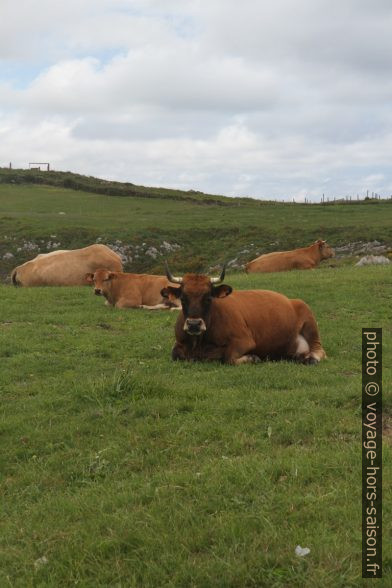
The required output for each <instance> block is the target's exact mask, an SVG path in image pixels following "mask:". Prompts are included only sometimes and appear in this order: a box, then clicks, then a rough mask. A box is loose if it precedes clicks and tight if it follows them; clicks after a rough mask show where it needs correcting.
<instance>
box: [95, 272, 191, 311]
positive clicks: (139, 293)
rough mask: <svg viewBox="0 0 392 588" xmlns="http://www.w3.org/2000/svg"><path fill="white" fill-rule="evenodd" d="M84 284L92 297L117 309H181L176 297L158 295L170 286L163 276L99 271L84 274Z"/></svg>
mask: <svg viewBox="0 0 392 588" xmlns="http://www.w3.org/2000/svg"><path fill="white" fill-rule="evenodd" d="M86 280H87V282H88V283H90V284H92V285H93V286H94V294H96V295H97V296H104V297H105V298H106V304H108V305H110V306H115V307H116V308H146V309H148V310H160V309H162V310H169V309H170V310H180V309H181V302H180V301H179V300H178V299H177V298H176V297H175V296H173V295H171V294H170V293H166V292H165V293H164V294H162V293H161V291H162V290H163V288H167V286H170V285H173V284H171V282H169V280H168V279H167V278H166V277H165V276H152V275H148V274H126V273H123V272H110V271H107V270H105V269H98V270H97V271H96V272H94V273H88V274H86Z"/></svg>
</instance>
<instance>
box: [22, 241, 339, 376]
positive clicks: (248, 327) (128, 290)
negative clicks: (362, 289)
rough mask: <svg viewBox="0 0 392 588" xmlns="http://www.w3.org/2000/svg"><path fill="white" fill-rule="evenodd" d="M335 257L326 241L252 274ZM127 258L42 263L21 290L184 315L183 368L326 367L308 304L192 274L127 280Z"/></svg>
mask: <svg viewBox="0 0 392 588" xmlns="http://www.w3.org/2000/svg"><path fill="white" fill-rule="evenodd" d="M333 255H334V251H333V249H331V248H330V247H329V246H328V245H327V243H326V242H325V241H322V240H321V239H320V240H318V241H316V242H315V243H313V244H312V245H310V246H309V247H304V248H301V249H295V250H294V251H283V252H275V253H268V254H265V255H261V256H260V257H258V258H257V259H254V260H253V261H250V262H249V263H248V264H247V265H246V271H247V272H248V273H249V272H275V271H287V270H291V269H311V268H314V267H316V266H317V265H318V264H319V263H320V261H322V260H323V259H327V258H329V257H332V256H333ZM122 269H123V268H122V262H121V258H120V256H119V255H117V253H115V252H114V251H112V250H111V249H110V248H109V247H107V246H106V245H101V244H94V245H90V246H89V247H84V248H83V249H77V250H73V251H68V250H61V251H53V252H51V253H44V254H40V255H37V257H35V258H34V259H32V260H31V261H27V262H26V263H24V264H22V265H20V266H18V267H16V268H15V269H14V270H13V272H12V274H11V280H12V283H13V284H14V285H15V286H81V285H88V284H90V285H92V286H93V289H94V293H95V294H96V295H98V296H103V297H104V298H105V299H106V304H108V305H110V306H115V307H116V308H145V309H150V310H156V309H172V310H179V311H181V312H180V314H179V316H178V319H177V322H176V326H175V336H176V343H175V345H174V347H173V350H172V358H173V359H175V360H191V361H192V360H220V361H222V362H224V363H229V364H232V365H239V364H242V363H255V362H259V361H261V360H265V359H292V360H295V361H298V362H301V363H306V364H313V363H318V362H319V361H320V360H321V359H323V358H324V357H325V356H326V355H325V351H324V349H323V348H322V346H321V342H320V335H319V331H318V327H317V322H316V319H315V317H314V315H313V313H312V311H311V309H310V308H309V307H308V306H307V304H305V302H303V301H302V300H291V299H289V298H287V297H286V296H284V295H282V294H279V293H277V292H272V291H269V290H236V291H234V292H233V290H232V288H231V286H228V285H226V284H223V283H222V282H223V280H224V276H225V269H223V271H222V273H221V275H220V277H219V278H210V277H208V276H205V275H200V274H194V273H188V274H185V275H184V276H183V277H175V276H173V275H172V274H171V272H170V270H169V268H168V267H167V266H166V276H156V275H147V274H130V273H123V272H122Z"/></svg>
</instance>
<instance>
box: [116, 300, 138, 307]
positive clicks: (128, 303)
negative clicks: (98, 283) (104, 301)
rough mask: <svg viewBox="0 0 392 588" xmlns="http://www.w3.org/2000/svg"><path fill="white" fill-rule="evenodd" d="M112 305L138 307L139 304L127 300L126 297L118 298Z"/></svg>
mask: <svg viewBox="0 0 392 588" xmlns="http://www.w3.org/2000/svg"><path fill="white" fill-rule="evenodd" d="M114 306H115V307H116V308H138V307H139V306H140V304H137V303H135V302H134V301H131V300H127V299H126V298H119V300H117V302H116V304H115V305H114Z"/></svg>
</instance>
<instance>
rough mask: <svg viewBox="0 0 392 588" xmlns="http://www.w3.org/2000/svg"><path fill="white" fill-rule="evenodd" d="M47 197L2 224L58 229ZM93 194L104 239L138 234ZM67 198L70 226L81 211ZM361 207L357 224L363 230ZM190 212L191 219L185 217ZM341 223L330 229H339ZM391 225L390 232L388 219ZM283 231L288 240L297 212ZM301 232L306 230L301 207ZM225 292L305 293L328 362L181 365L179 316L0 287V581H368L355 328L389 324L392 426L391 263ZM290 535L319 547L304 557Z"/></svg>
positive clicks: (387, 501)
mask: <svg viewBox="0 0 392 588" xmlns="http://www.w3.org/2000/svg"><path fill="white" fill-rule="evenodd" d="M3 188H4V187H3ZM3 188H2V189H3ZM7 189H8V188H7ZM30 189H32V188H26V190H30ZM51 190H52V189H48V190H47V191H45V190H44V191H43V192H42V193H41V196H40V198H41V200H40V202H42V207H37V206H35V204H34V205H33V204H32V205H31V207H32V208H31V214H27V212H26V207H24V208H23V207H22V208H20V210H19V209H18V208H17V206H16V205H15V202H16V200H17V198H19V196H18V197H17V198H16V199H15V201H14V204H13V205H12V206H10V207H9V209H8V212H6V214H7V215H9V216H10V217H12V218H13V219H14V220H16V221H18V222H19V223H20V225H19V226H23V224H26V223H27V222H28V226H29V230H30V228H31V229H33V228H34V227H36V229H37V231H39V230H40V227H44V226H45V227H47V229H49V226H50V229H49V230H50V231H51V230H52V224H51V223H52V221H53V222H54V220H55V219H57V216H56V214H57V212H58V208H59V204H58V203H57V204H56V202H57V200H56V199H57V198H60V195H59V194H60V193H59V192H54V193H52V192H51ZM2 194H3V198H2V200H1V202H2V204H1V206H2V212H3V214H4V213H5V208H6V204H4V202H5V199H4V192H2ZM52 197H53V198H52ZM68 197H69V195H68V196H67V198H68ZM61 198H62V203H61V208H60V210H63V209H64V210H65V205H64V197H63V196H62V197H61ZM89 198H91V201H89V202H95V204H94V206H92V209H91V210H92V211H93V214H94V222H96V223H97V226H96V230H98V231H103V230H106V229H108V227H109V226H110V227H111V228H113V229H114V228H116V230H117V229H118V230H120V226H123V227H124V231H125V230H128V229H126V226H127V222H126V220H127V219H121V218H118V219H117V220H116V221H114V218H113V217H110V214H109V212H110V211H109V208H110V207H109V204H108V203H107V202H105V203H101V204H102V209H101V208H99V206H98V200H94V198H95V197H94V196H92V195H89ZM100 198H102V197H100ZM49 200H50V201H51V202H52V208H50V210H48V207H47V205H48V202H49ZM112 201H113V200H111V202H112ZM25 202H28V200H26V201H25ZM86 202H87V200H86ZM134 204H135V206H136V201H135V202H134ZM155 204H156V203H155ZM69 206H70V208H69V215H70V216H71V215H72V214H73V213H72V210H74V207H75V206H76V201H75V203H74V204H73V205H71V203H70V205H69ZM80 206H85V204H83V205H82V204H81V205H80ZM86 206H87V205H86ZM121 206H125V204H123V203H121ZM347 209H348V210H349V211H350V212H351V207H347ZM374 209H375V207H374ZM374 209H373V208H372V210H374ZM100 210H102V216H100V214H101V213H100V212H99V211H100ZM144 210H147V209H146V208H145V209H144ZM293 210H297V209H296V208H294V209H293ZM311 210H313V209H311ZM353 210H354V207H353ZM355 210H356V211H358V216H357V217H356V219H355V220H353V218H352V217H350V220H347V218H348V217H345V219H346V220H345V222H346V225H345V226H347V225H349V226H354V225H355V226H359V225H360V222H363V223H364V224H366V219H365V217H363V220H362V221H360V218H361V214H362V211H361V209H360V208H358V209H357V208H355ZM377 210H378V213H377V214H379V212H381V209H377ZM156 211H157V209H155V212H154V211H153V210H152V211H151V214H152V216H154V215H158V212H156ZM86 212H87V209H86ZM225 212H226V211H225ZM181 214H183V216H182V217H181ZM208 214H210V212H209V213H208ZM211 214H214V212H213V211H212V212H211ZM326 214H330V212H328V213H326ZM344 214H345V211H344ZM124 215H125V212H124ZM178 215H179V216H178V217H176V219H177V220H176V222H178V223H179V222H183V221H184V222H185V219H186V218H187V211H186V210H185V209H184V211H183V213H180V212H179V213H178ZM154 218H155V216H154ZM170 218H171V217H170V215H168V222H174V221H173V219H171V220H170ZM204 218H205V217H204ZM334 218H335V217H334V216H333V215H332V216H331V217H330V219H329V221H328V222H327V221H325V224H326V226H327V225H328V226H331V227H332V229H331V230H334V229H333V227H334V226H335V227H336V226H337V220H336V219H335V221H333V219H334ZM26 219H28V220H26ZM90 220H91V223H92V224H91V227H93V225H94V222H93V220H92V219H87V218H86V220H85V223H86V225H87V223H89V222H90ZM128 220H129V223H130V225H131V224H132V222H134V221H133V220H132V215H131V214H129V219H128ZM378 220H379V225H380V229H379V231H380V232H381V231H382V230H387V225H386V219H385V218H383V216H382V214H381V216H380V218H379V219H378ZM234 221H235V217H233V219H232V220H231V221H230V222H233V223H234ZM59 222H60V221H59ZM115 222H116V223H118V224H117V225H114V223H115ZM154 222H157V221H154ZM187 222H189V223H191V222H192V221H191V219H188V221H187ZM206 222H208V221H207V220H206ZM247 222H253V223H255V222H256V219H254V220H251V218H250V219H249V221H247ZM274 222H275V224H276V230H277V231H278V228H277V227H278V223H279V222H282V223H288V222H289V221H288V217H286V219H285V220H282V221H280V219H275V220H274ZM290 222H291V225H290V226H292V227H295V226H296V223H297V222H298V223H299V219H296V217H295V215H294V213H293V216H292V217H290ZM303 222H304V221H303ZM309 222H310V221H309ZM334 222H335V224H334ZM75 223H76V224H77V221H76V220H75ZM98 223H99V226H98ZM110 223H113V224H110ZM149 223H150V220H149V219H148V218H147V217H146V226H149ZM323 223H324V221H323ZM328 223H330V225H329V224H328ZM341 223H342V226H343V220H341ZM320 224H321V221H320ZM67 226H69V225H67ZM94 226H95V225H94ZM160 226H161V225H160ZM173 226H174V225H173ZM189 226H190V225H189ZM282 226H284V225H282ZM375 227H376V223H375V222H374V223H373V225H372V227H371V229H369V231H370V230H371V231H373V230H375ZM383 227H384V228H383ZM136 228H137V227H136ZM34 230H35V228H34ZM56 230H58V227H56ZM135 230H136V229H135ZM312 230H314V227H313V229H312ZM225 282H226V283H229V284H231V285H232V286H234V287H237V288H249V287H252V288H253V287H259V288H268V289H273V290H277V291H280V292H283V293H285V294H286V295H288V296H290V297H301V298H303V299H304V300H306V301H307V302H308V303H309V304H310V305H311V307H312V309H313V310H314V312H315V314H316V316H317V319H318V322H319V326H320V331H321V335H322V340H323V344H324V347H325V349H326V351H327V354H328V356H329V357H328V360H326V361H325V362H323V363H322V364H320V365H319V366H316V367H305V366H301V365H294V364H289V363H285V362H281V363H265V364H259V365H248V366H240V367H230V366H222V365H220V364H217V363H211V364H208V365H203V364H182V363H173V362H172V361H171V360H170V350H171V346H172V344H173V325H174V322H175V319H176V314H175V313H170V312H156V313H154V312H150V313H149V312H146V311H140V310H129V311H119V310H114V309H110V308H107V307H105V306H104V304H103V300H102V299H100V298H97V297H95V296H93V294H92V292H91V290H90V289H89V288H79V289H78V288H70V289H66V288H64V289H59V288H50V289H49V288H47V289H45V288H36V289H14V288H11V287H10V286H1V287H0V298H1V300H2V304H1V315H0V335H1V349H0V355H1V371H2V380H1V381H2V383H1V397H2V401H1V439H2V452H1V456H0V459H1V475H2V478H1V489H2V509H1V514H0V517H1V529H2V531H1V536H0V560H1V561H0V585H1V586H12V587H14V586H21V587H28V586H53V587H60V586H73V585H78V586H89V587H90V586H91V587H95V586H124V587H125V586H126V587H129V586H132V587H161V586H162V587H163V586H167V587H180V586H181V587H188V586H195V587H214V588H215V587H238V588H242V587H246V586H248V587H250V586H254V587H264V586H265V587H269V588H270V587H276V588H278V587H279V588H280V587H309V588H313V587H320V588H323V587H334V588H336V587H341V588H344V587H354V586H361V585H364V586H367V585H368V586H371V585H373V584H372V582H371V581H369V582H366V581H362V580H361V578H360V576H361V439H360V435H361V423H360V415H361V375H360V374H361V327H364V326H381V327H383V335H384V350H383V353H384V395H385V403H384V404H385V415H386V424H387V425H388V424H390V416H391V387H390V385H391V381H392V377H391V361H390V359H391V340H392V339H391V334H392V333H391V331H392V327H391V325H392V321H391V318H392V310H391V286H392V275H391V270H390V268H388V267H372V268H369V267H368V268H337V269H332V268H327V269H324V270H323V271H314V272H292V273H282V274H270V275H258V276H257V275H253V276H245V275H232V276H230V275H229V276H228V277H227V278H226V280H225ZM390 432H391V429H390V428H389V429H388V428H387V430H386V434H385V444H384V454H383V455H384V462H385V466H386V467H385V468H384V579H383V580H379V581H377V586H385V587H387V586H388V587H389V586H391V585H392V554H391V530H392V529H391V514H392V513H391V487H392V484H391V481H392V480H391V470H390V467H389V465H390V462H391V437H390ZM297 544H300V545H301V546H302V547H309V548H310V554H309V555H308V556H306V557H305V558H299V557H297V556H296V555H295V554H294V549H295V547H296V545H297ZM42 558H45V559H42Z"/></svg>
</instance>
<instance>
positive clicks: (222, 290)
mask: <svg viewBox="0 0 392 588" xmlns="http://www.w3.org/2000/svg"><path fill="white" fill-rule="evenodd" d="M232 291H233V288H232V287H231V286H226V284H221V285H220V286H215V287H214V288H212V295H213V297H214V298H225V297H226V296H228V295H229V294H231V293H232Z"/></svg>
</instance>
